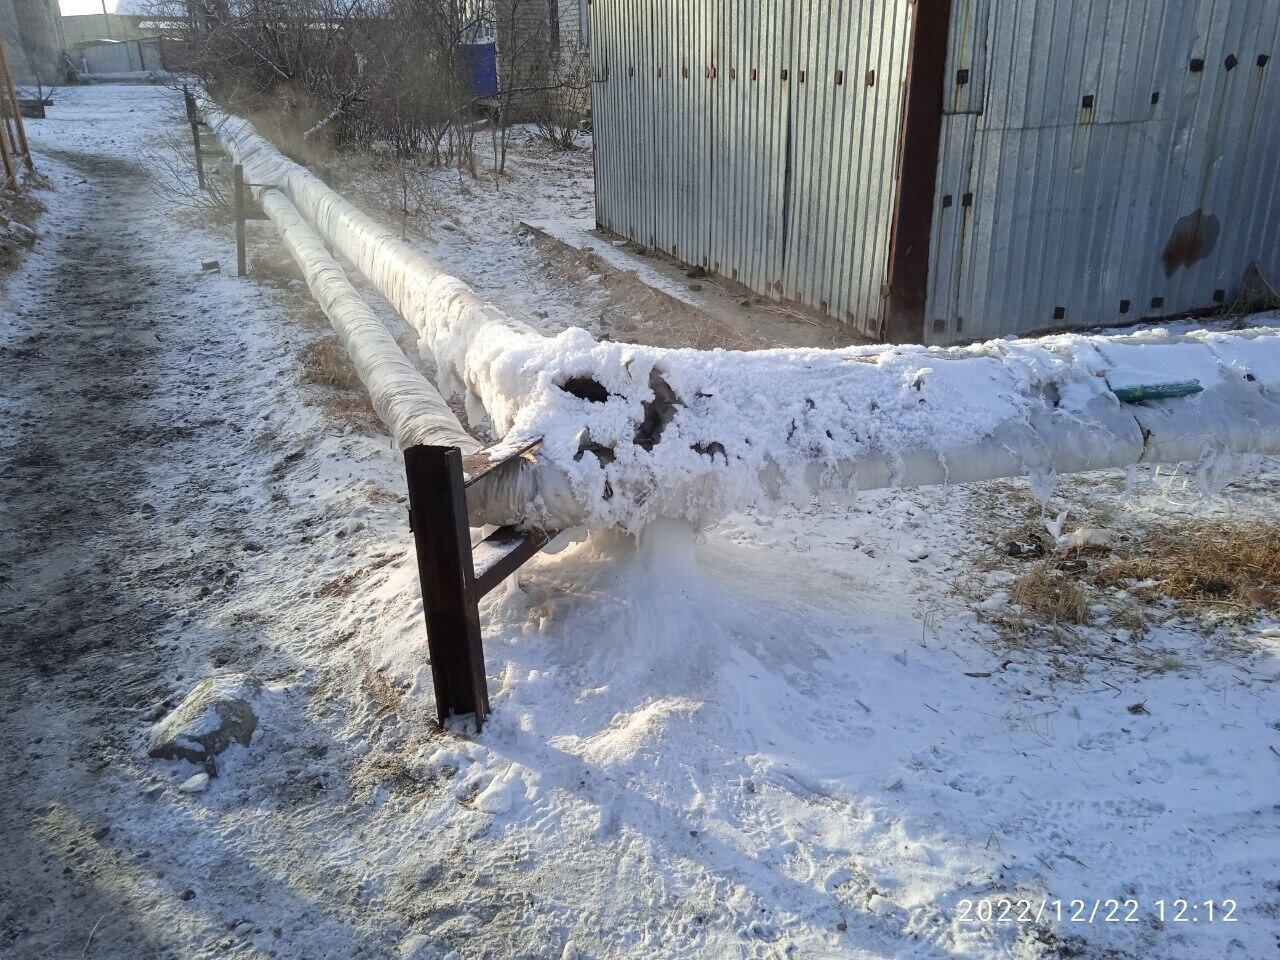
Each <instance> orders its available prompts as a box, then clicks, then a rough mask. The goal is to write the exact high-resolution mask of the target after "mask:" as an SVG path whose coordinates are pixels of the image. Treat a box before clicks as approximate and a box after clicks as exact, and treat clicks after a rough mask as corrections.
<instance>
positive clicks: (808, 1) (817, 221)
mask: <svg viewBox="0 0 1280 960" xmlns="http://www.w3.org/2000/svg"><path fill="white" fill-rule="evenodd" d="M909 16H910V13H909V4H907V3H904V2H902V0H846V2H836V3H832V2H829V0H593V2H592V4H591V18H592V37H593V43H592V50H591V54H592V69H593V77H594V80H595V83H594V84H593V87H594V90H593V100H594V120H595V144H596V196H597V218H598V220H599V221H600V224H601V226H603V227H605V228H606V229H609V230H612V231H613V232H615V233H618V234H621V235H623V236H626V237H630V238H632V239H634V240H636V241H638V242H640V243H643V244H645V245H648V246H652V247H656V248H658V249H661V250H663V251H665V252H667V253H669V254H671V255H672V256H674V257H676V258H677V259H679V260H681V261H684V262H686V263H693V264H698V265H701V266H704V267H706V268H707V269H708V270H711V271H713V272H716V273H719V274H721V275H723V276H727V277H731V278H734V279H737V280H738V281H740V282H741V283H743V284H745V285H747V286H748V287H750V288H751V289H753V290H755V291H757V292H759V293H761V294H767V295H770V296H772V297H774V298H775V299H785V300H790V301H795V302H799V303H802V304H805V305H807V306H809V307H812V308H814V309H817V310H821V311H825V312H827V313H829V314H831V315H833V316H836V317H839V318H840V319H842V320H845V321H847V322H849V323H851V324H853V325H854V326H855V327H856V328H857V329H859V330H861V331H862V332H865V333H868V334H872V335H875V334H877V333H878V332H879V329H880V322H881V315H882V296H881V287H882V284H883V282H884V279H885V268H886V264H887V260H888V245H889V235H890V224H891V220H892V215H893V201H894V170H895V146H896V141H897V135H898V118H899V112H900V109H901V101H902V96H903V93H904V91H903V77H904V73H905V68H906V52H907V42H908V33H909Z"/></svg>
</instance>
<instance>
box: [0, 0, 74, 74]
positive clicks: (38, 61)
mask: <svg viewBox="0 0 1280 960" xmlns="http://www.w3.org/2000/svg"><path fill="white" fill-rule="evenodd" d="M0 35H3V38H4V46H5V53H6V54H7V55H8V58H9V69H10V70H11V71H12V73H13V79H14V81H15V82H17V83H21V84H33V83H36V82H39V83H42V84H44V85H45V86H52V85H55V84H58V83H61V82H62V81H63V80H64V79H65V75H66V67H65V61H64V59H63V52H64V51H65V49H66V45H67V44H66V39H65V38H64V36H63V33H62V14H61V12H60V11H59V9H58V0H0Z"/></svg>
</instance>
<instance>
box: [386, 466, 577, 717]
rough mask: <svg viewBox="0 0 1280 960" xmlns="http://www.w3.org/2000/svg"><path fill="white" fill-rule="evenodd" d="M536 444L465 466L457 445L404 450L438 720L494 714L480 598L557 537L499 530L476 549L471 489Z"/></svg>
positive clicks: (536, 532)
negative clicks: (470, 509)
mask: <svg viewBox="0 0 1280 960" xmlns="http://www.w3.org/2000/svg"><path fill="white" fill-rule="evenodd" d="M529 449H530V445H526V446H525V447H523V448H518V449H506V450H504V451H503V452H502V453H500V454H497V455H490V451H488V450H482V451H480V452H479V453H477V454H474V455H473V456H469V457H467V458H466V459H465V460H464V458H463V456H462V451H461V450H459V449H458V448H457V447H432V446H417V447H410V448H409V449H407V450H406V451H405V452H404V465H405V474H406V476H407V478H408V481H409V526H410V527H411V528H412V529H413V543H414V548H415V549H416V550H417V554H418V579H419V581H420V582H421V585H422V609H423V613H424V614H425V615H426V620H427V647H428V649H429V650H430V654H431V680H432V683H433V684H434V686H435V693H436V715H437V716H438V717H439V719H440V722H441V723H442V724H443V723H444V722H445V721H446V720H448V719H449V718H450V717H453V716H465V715H467V714H475V718H476V728H477V729H480V728H481V727H483V726H484V720H485V717H487V716H488V715H489V686H488V681H487V679H486V678H485V672H484V643H483V640H482V637H481V635H480V608H479V603H480V601H481V599H483V598H484V597H486V596H488V595H489V594H490V593H492V592H493V591H494V590H495V589H497V587H498V586H499V585H500V584H501V583H502V582H503V581H504V580H505V579H507V577H510V576H511V575H512V574H514V573H515V572H516V571H517V570H519V569H520V568H521V567H522V566H523V565H524V564H525V563H527V562H528V561H529V560H530V559H532V558H533V557H534V556H536V555H537V554H538V553H539V552H540V551H541V550H542V548H543V547H545V546H546V545H547V544H548V543H550V542H551V540H552V538H553V537H554V534H553V533H549V532H547V531H544V530H517V529H515V528H514V527H501V528H499V529H498V530H495V531H494V532H493V533H491V534H489V536H488V537H486V538H485V539H484V541H483V542H481V543H479V544H477V545H476V546H475V547H472V546H471V529H470V526H469V522H468V510H467V487H469V486H471V485H472V484H475V483H482V482H484V477H485V476H486V475H487V474H488V473H490V472H492V471H493V470H494V469H496V468H498V467H500V466H502V465H503V464H504V463H506V462H508V461H509V460H511V459H514V458H516V457H519V456H522V455H524V454H525V453H527V452H528V451H529Z"/></svg>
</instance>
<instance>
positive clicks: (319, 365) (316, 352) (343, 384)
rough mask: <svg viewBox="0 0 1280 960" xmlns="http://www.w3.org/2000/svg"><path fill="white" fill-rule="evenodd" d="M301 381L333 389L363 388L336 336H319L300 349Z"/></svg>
mask: <svg viewBox="0 0 1280 960" xmlns="http://www.w3.org/2000/svg"><path fill="white" fill-rule="evenodd" d="M302 382H303V383H307V384H312V385H314V386H317V387H329V388H331V389H333V390H363V389H364V384H363V383H361V382H360V376H359V374H358V373H356V368H355V366H354V365H353V364H352V363H351V358H350V357H348V356H347V351H346V348H345V347H343V345H342V341H341V340H339V339H338V338H337V337H321V338H320V339H319V340H315V341H313V342H311V343H309V344H307V345H306V346H305V347H304V348H303V349H302Z"/></svg>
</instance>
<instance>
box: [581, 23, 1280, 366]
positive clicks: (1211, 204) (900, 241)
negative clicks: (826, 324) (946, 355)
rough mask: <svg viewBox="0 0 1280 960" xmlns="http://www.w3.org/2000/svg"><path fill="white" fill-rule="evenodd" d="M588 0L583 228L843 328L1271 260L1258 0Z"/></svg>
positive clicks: (1278, 271) (1215, 294)
mask: <svg viewBox="0 0 1280 960" xmlns="http://www.w3.org/2000/svg"><path fill="white" fill-rule="evenodd" d="M913 9H914V11H915V12H914V13H912V12H911V11H912V10H913ZM590 10H591V28H592V37H593V44H592V62H593V77H594V81H595V82H594V85H593V86H594V123H595V131H596V193H597V211H598V212H597V219H598V220H599V223H600V225H601V226H602V227H604V228H606V229H608V230H611V231H613V232H615V233H618V234H621V235H623V236H626V237H630V238H632V239H634V240H636V241H637V242H639V243H642V244H645V245H648V246H652V247H656V248H658V249H660V250H663V251H665V252H666V253H668V254H671V255H672V256H674V257H676V258H677V259H679V260H681V261H683V262H686V263H691V264H698V265H701V266H703V267H705V268H706V269H708V270H710V271H712V272H715V273H718V274H721V275H723V276H726V277H730V278H733V279H737V280H739V281H741V282H742V283H744V284H745V285H746V286H748V287H750V288H751V289H752V290H755V291H757V292H759V293H761V294H767V295H769V296H772V297H774V298H776V299H781V300H788V301H794V302H796V303H799V304H802V305H805V306H808V307H810V308H813V309H815V310H817V311H821V312H824V313H826V314H828V315H830V316H833V317H835V318H838V319H840V320H842V321H844V322H846V323H849V324H850V325H852V326H853V328H854V329H856V330H857V331H859V332H862V333H865V334H868V335H870V336H885V335H888V336H891V337H893V338H896V339H919V340H925V341H928V342H935V343H942V342H958V341H966V340H975V339H981V338H987V337H993V336H1000V335H1004V334H1008V333H1021V332H1030V331H1038V330H1045V329H1052V328H1068V327H1079V326H1088V325H1097V324H1106V323H1114V322H1117V321H1131V320H1138V319H1142V318H1147V317H1164V316H1173V315H1178V314H1182V313H1187V312H1192V311H1198V310H1205V309H1210V308H1213V307H1214V306H1215V305H1217V304H1222V303H1226V302H1230V301H1231V300H1232V299H1233V298H1234V297H1235V295H1236V293H1237V291H1238V290H1239V288H1240V284H1241V280H1242V278H1243V276H1244V274H1245V272H1246V270H1247V268H1248V267H1249V266H1250V264H1251V263H1252V262H1253V261H1254V260H1257V261H1259V263H1260V266H1261V267H1262V269H1263V270H1264V272H1267V273H1269V274H1270V275H1271V276H1273V277H1274V276H1276V275H1280V200H1278V199H1277V193H1280V189H1278V188H1280V124H1278V123H1276V122H1275V118H1276V117H1278V116H1280V102H1278V100H1277V98H1280V92H1278V91H1277V81H1276V80H1275V79H1274V78H1273V77H1272V74H1273V73H1274V72H1275V68H1276V67H1275V64H1274V62H1273V57H1274V55H1275V53H1276V52H1277V51H1276V47H1277V45H1278V43H1280V2H1277V0H917V2H916V3H915V4H909V3H906V2H901V0H837V2H820V0H593V2H592V4H591V5H590ZM913 17H914V22H913ZM925 29H928V30H930V31H932V32H933V33H934V34H936V39H937V41H938V43H937V45H936V46H931V45H930V44H931V43H932V41H931V40H929V39H928V38H922V37H921V36H920V35H919V34H920V31H922V30H925ZM944 33H945V36H944V35H943V34H944ZM931 49H937V50H938V51H941V50H943V49H947V50H948V52H947V54H946V57H945V63H944V62H943V57H942V56H941V55H937V56H930V55H925V54H926V53H927V51H928V50H931ZM917 51H919V52H921V56H920V57H919V58H918V59H919V62H918V63H915V64H914V65H913V66H910V69H909V65H910V64H911V62H912V57H913V56H914V55H915V52H917ZM908 73H909V74H910V79H909V80H908ZM939 96H941V103H940V104H939V103H938V97H939ZM925 113H931V114H932V115H931V116H924V114H925ZM939 114H940V115H939ZM904 118H905V123H904V122H903V121H904ZM917 121H921V122H917ZM939 126H940V133H939V132H937V131H938V128H939ZM922 131H923V133H922ZM921 137H923V142H926V143H927V145H928V149H926V150H921V149H920V144H921V142H922V140H921ZM935 143H936V144H937V150H938V160H937V163H936V165H934V164H933V163H932V157H931V154H932V148H933V145H934V144H935ZM903 144H905V145H906V147H905V150H906V155H905V156H904V157H900V155H899V154H900V146H901V145H903ZM922 154H928V155H930V156H928V157H927V160H926V163H925V169H924V171H923V172H924V173H925V174H926V175H925V176H923V177H919V176H916V175H915V174H916V173H919V172H920V171H914V172H913V174H912V176H910V177H909V176H908V168H909V167H912V166H918V165H919V164H918V160H919V157H920V156H921V155H922ZM900 161H905V162H904V163H903V164H902V166H901V172H902V176H903V181H902V182H903V184H904V186H903V187H902V188H899V186H898V183H897V174H898V173H899V171H900ZM921 204H923V209H921ZM908 207H910V208H911V211H910V212H907V208H908ZM925 254H927V256H926V255H925ZM906 257H912V258H915V259H916V261H917V262H916V263H915V264H913V265H912V266H911V267H910V269H906V268H904V269H899V267H903V266H904V264H905V260H904V259H902V258H906ZM899 260H902V262H901V263H899V262H898V261H899ZM890 281H892V282H890ZM908 285H909V286H911V287H913V288H918V289H912V290H905V289H904V288H905V287H906V286H908ZM901 295H905V302H908V303H910V304H911V307H910V316H909V317H908V318H907V321H908V322H906V323H905V324H903V323H899V322H897V321H896V320H895V321H894V322H893V323H891V324H890V325H888V326H886V305H888V304H890V302H891V299H892V298H896V297H899V296H901Z"/></svg>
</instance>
